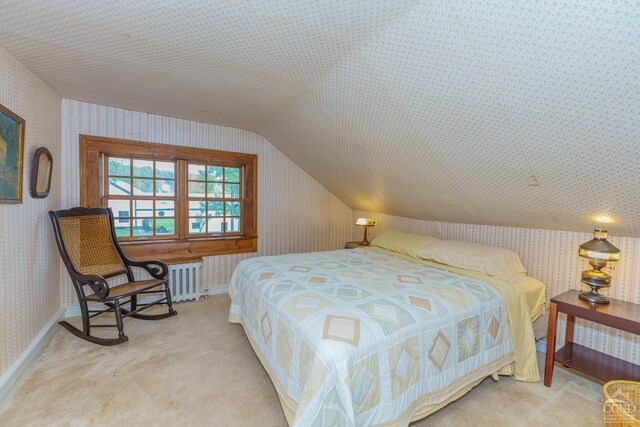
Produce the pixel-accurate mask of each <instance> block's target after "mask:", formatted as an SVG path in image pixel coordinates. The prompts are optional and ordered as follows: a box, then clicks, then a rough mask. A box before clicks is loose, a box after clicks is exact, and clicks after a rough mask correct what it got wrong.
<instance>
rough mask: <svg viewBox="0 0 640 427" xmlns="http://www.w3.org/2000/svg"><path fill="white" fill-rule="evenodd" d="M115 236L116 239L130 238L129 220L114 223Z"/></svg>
mask: <svg viewBox="0 0 640 427" xmlns="http://www.w3.org/2000/svg"><path fill="white" fill-rule="evenodd" d="M122 221H124V222H122ZM121 222H122V223H121ZM116 236H117V237H131V228H130V227H129V220H128V219H126V220H118V221H116Z"/></svg>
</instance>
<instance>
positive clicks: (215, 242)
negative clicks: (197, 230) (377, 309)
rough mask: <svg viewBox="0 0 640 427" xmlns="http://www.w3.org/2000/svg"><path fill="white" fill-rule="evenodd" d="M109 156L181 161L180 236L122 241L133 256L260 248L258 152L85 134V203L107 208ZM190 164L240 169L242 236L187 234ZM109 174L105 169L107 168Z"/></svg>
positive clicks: (194, 255)
mask: <svg viewBox="0 0 640 427" xmlns="http://www.w3.org/2000/svg"><path fill="white" fill-rule="evenodd" d="M105 156H112V157H118V156H121V157H129V158H141V159H148V160H151V159H153V160H159V161H174V162H176V170H175V176H176V180H175V197H176V206H175V217H176V234H177V236H176V237H171V238H154V239H149V240H123V241H120V245H121V246H122V249H123V250H124V252H125V254H126V255H127V256H129V257H130V258H133V259H139V260H142V259H159V260H163V261H179V260H184V259H193V258H197V257H203V256H211V255H225V254H236V253H247V252H256V251H257V241H258V234H257V231H258V227H257V226H258V221H257V219H258V215H257V211H258V194H257V190H258V156H256V155H254V154H245V153H235V152H230V151H219V150H210V149H204V148H194V147H183V146H178V145H168V144H157V143H152V142H141V141H131V140H125V139H116V138H107V137H101V136H92V135H80V205H81V206H84V207H88V208H91V207H106V203H107V196H106V194H104V193H105V191H104V181H103V170H104V164H103V163H102V162H103V161H104V157H105ZM187 162H193V163H200V164H202V163H206V164H215V165H223V166H233V167H240V170H241V174H242V178H241V182H242V183H243V188H242V189H243V190H244V199H243V212H242V213H241V215H242V216H241V223H242V224H241V234H236V235H220V236H210V235H206V236H195V235H193V236H188V235H187V234H188V233H186V230H187V229H186V227H187V224H188V217H189V215H188V209H189V198H188V192H187V180H188V176H187V166H186V165H187ZM105 173H106V171H105Z"/></svg>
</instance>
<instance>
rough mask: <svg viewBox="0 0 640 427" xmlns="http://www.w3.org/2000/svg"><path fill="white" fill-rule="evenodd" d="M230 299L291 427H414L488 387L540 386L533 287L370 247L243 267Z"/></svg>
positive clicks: (538, 311) (539, 304)
mask: <svg viewBox="0 0 640 427" xmlns="http://www.w3.org/2000/svg"><path fill="white" fill-rule="evenodd" d="M229 294H230V296H231V306H230V312H229V321H230V322H235V323H241V324H242V326H243V328H244V330H245V332H246V335H247V338H248V340H249V342H250V344H251V346H252V347H253V349H254V351H255V353H256V355H257V356H258V358H259V359H260V361H261V363H262V364H263V366H264V368H265V369H266V371H267V373H268V374H269V376H270V377H271V380H272V381H273V383H274V385H275V388H276V390H277V393H278V396H279V398H280V402H281V404H282V407H283V410H284V414H285V416H286V419H287V421H288V423H289V424H290V425H292V426H294V427H297V426H364V425H367V426H368V425H380V426H387V425H388V426H396V425H397V426H405V425H407V424H409V423H410V422H411V421H414V420H417V419H420V418H424V417H425V416H427V415H429V414H431V413H433V412H435V411H436V410H438V409H440V408H442V407H443V406H445V405H447V404H448V403H450V402H452V401H453V400H456V399H458V398H459V397H461V396H463V395H464V394H465V393H467V392H468V391H469V390H471V389H472V388H473V387H474V386H475V385H477V384H478V383H479V382H481V381H482V380H483V379H484V378H486V377H487V376H493V377H494V379H497V378H498V375H511V376H513V377H514V378H515V379H516V380H520V381H528V382H535V381H539V373H538V367H537V362H536V356H535V338H534V332H533V327H532V322H533V321H534V320H536V319H537V318H539V317H540V316H541V315H542V314H543V313H544V285H543V284H542V283H540V282H538V281H537V280H535V279H532V278H530V277H526V278H524V279H522V280H520V281H518V282H516V283H513V284H509V283H506V282H504V281H502V280H500V279H497V278H495V277H492V276H488V275H486V274H483V273H479V272H475V271H470V270H462V269H459V268H454V267H450V266H447V265H442V264H438V263H435V262H433V261H426V260H419V259H415V258H412V257H409V256H406V255H403V254H399V253H396V252H392V251H389V250H385V249H381V248H373V247H371V248H357V249H349V250H338V251H329V252H315V253H302V254H288V255H281V256H271V257H257V258H252V259H248V260H244V261H242V262H241V263H240V264H239V265H238V267H237V268H236V270H235V272H234V274H233V277H232V279H231V282H230V286H229Z"/></svg>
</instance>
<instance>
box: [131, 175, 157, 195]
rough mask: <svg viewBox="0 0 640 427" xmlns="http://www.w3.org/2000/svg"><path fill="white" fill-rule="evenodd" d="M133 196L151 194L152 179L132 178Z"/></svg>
mask: <svg viewBox="0 0 640 427" xmlns="http://www.w3.org/2000/svg"><path fill="white" fill-rule="evenodd" d="M133 195H134V196H153V180H152V179H140V178H135V179H134V180H133Z"/></svg>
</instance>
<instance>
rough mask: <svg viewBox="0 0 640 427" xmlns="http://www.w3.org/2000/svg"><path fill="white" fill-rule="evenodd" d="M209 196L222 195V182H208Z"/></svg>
mask: <svg viewBox="0 0 640 427" xmlns="http://www.w3.org/2000/svg"><path fill="white" fill-rule="evenodd" d="M207 196H208V197H222V184H207Z"/></svg>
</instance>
